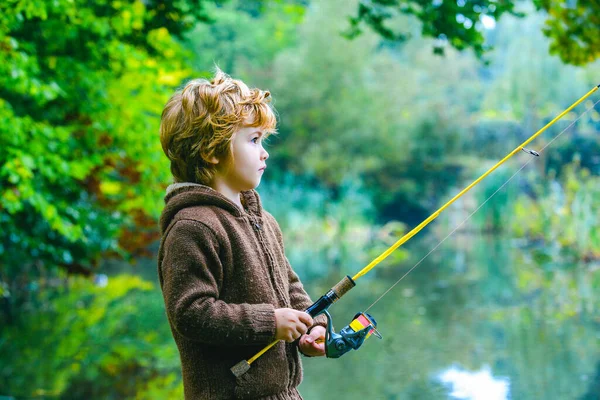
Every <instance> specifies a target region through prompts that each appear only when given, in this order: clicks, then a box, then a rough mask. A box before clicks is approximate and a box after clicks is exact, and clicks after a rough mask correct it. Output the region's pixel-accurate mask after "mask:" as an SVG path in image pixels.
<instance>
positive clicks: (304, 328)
mask: <svg viewBox="0 0 600 400" xmlns="http://www.w3.org/2000/svg"><path fill="white" fill-rule="evenodd" d="M296 330H297V331H298V332H300V334H301V335H304V334H305V333H306V332H308V326H306V325H304V324H302V323H298V324H297V325H296Z"/></svg>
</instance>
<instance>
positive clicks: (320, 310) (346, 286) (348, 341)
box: [231, 85, 600, 376]
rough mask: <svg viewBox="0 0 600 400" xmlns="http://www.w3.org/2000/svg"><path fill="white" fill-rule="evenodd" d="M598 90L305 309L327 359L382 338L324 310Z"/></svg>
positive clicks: (363, 318)
mask: <svg viewBox="0 0 600 400" xmlns="http://www.w3.org/2000/svg"><path fill="white" fill-rule="evenodd" d="M599 88H600V85H597V86H596V87H594V88H593V89H591V90H590V91H589V92H587V93H586V94H585V95H583V96H582V97H581V98H580V99H579V100H577V101H576V102H575V103H573V104H571V106H569V107H568V108H567V109H565V110H564V111H563V112H561V113H560V114H559V115H557V116H556V117H555V118H554V119H553V120H552V121H550V122H548V123H547V124H546V125H545V126H544V127H543V128H541V129H540V130H539V131H537V132H536V133H534V134H533V135H531V136H530V137H529V138H528V139H527V140H525V141H524V142H523V143H521V144H520V145H519V146H517V147H516V148H515V149H514V150H513V151H511V152H510V153H508V154H507V155H506V156H505V157H504V158H503V159H501V160H500V161H498V162H497V163H496V164H494V165H493V166H492V167H491V168H490V169H488V170H487V171H486V172H484V173H483V174H482V175H481V176H480V177H479V178H477V179H475V180H474V181H473V182H472V183H471V184H470V185H469V186H467V187H466V188H464V189H463V190H462V191H460V192H459V193H458V194H457V195H456V196H454V197H453V198H452V199H450V200H449V201H448V202H447V203H446V204H444V205H443V206H441V207H440V208H439V209H438V210H437V211H435V212H434V213H433V214H431V215H430V216H429V217H427V218H426V219H425V220H424V221H423V222H421V223H420V224H419V225H417V226H416V227H414V228H413V229H412V230H411V231H410V232H408V233H406V234H405V235H404V236H402V237H401V238H400V239H399V240H398V241H397V242H396V243H394V244H393V245H391V246H390V247H389V248H388V249H387V250H386V251H384V252H383V253H381V255H379V256H378V257H377V258H375V259H374V260H373V261H371V262H370V263H369V264H368V265H367V266H365V267H364V268H363V269H361V270H360V271H359V272H358V273H356V274H355V275H354V276H353V277H350V276H346V277H344V279H342V280H341V281H339V282H338V283H337V284H336V285H335V286H333V287H332V288H331V289H330V290H329V291H328V292H327V293H326V294H324V295H323V296H321V298H320V299H319V300H317V301H316V302H314V303H313V304H312V305H311V306H310V307H308V308H307V309H306V312H307V313H308V314H309V315H310V316H311V317H313V318H314V317H316V316H318V315H321V314H325V315H326V317H327V331H326V338H325V351H326V354H327V357H330V358H337V357H341V356H342V355H343V354H345V353H346V352H348V351H350V350H351V349H358V348H359V347H360V346H361V345H362V343H363V342H364V340H365V339H366V338H367V337H368V336H369V335H370V334H374V335H375V336H377V337H379V338H381V335H379V332H377V329H376V327H377V323H376V322H375V319H373V317H371V316H370V315H369V314H366V313H359V314H357V315H356V316H355V317H354V319H353V321H352V322H351V323H350V324H349V325H348V326H346V327H345V328H343V329H342V330H341V331H340V332H339V333H335V332H334V331H333V325H332V322H331V315H329V312H328V311H327V309H328V308H329V306H331V305H332V304H333V303H335V302H336V301H338V300H339V299H340V298H341V297H342V296H343V295H344V294H346V293H347V292H348V291H349V290H350V289H352V288H353V287H354V286H356V280H358V279H359V278H360V277H362V276H364V275H365V274H367V273H368V272H369V271H371V270H372V269H373V268H375V266H377V264H379V263H380V262H382V261H383V260H385V259H386V258H387V257H388V256H389V255H390V254H392V253H393V252H394V250H396V249H397V248H398V247H400V246H402V245H403V244H404V243H406V242H408V241H409V240H410V239H411V238H412V237H413V236H415V235H416V234H417V233H419V232H420V231H421V230H422V229H423V228H425V227H426V226H427V225H429V223H430V222H431V221H433V220H434V219H436V218H437V217H438V216H439V215H440V214H441V213H442V211H444V210H445V209H446V208H448V207H449V206H450V205H451V204H452V203H454V202H455V201H456V200H458V199H460V198H461V197H462V196H463V195H464V194H465V193H467V192H468V191H469V190H471V189H472V188H473V187H474V186H476V185H477V184H478V183H479V182H481V181H482V180H483V179H485V178H486V177H487V176H488V175H489V174H491V173H492V172H494V171H495V170H496V169H497V168H498V167H500V166H501V165H502V164H504V163H505V162H506V161H508V160H509V159H510V158H511V157H512V156H514V155H515V154H517V153H518V152H519V151H525V152H526V153H529V154H531V155H534V156H539V154H538V153H537V152H536V151H534V150H528V149H526V148H525V146H527V145H528V144H529V143H530V142H532V141H533V140H534V139H535V138H537V137H538V136H539V135H541V134H542V133H543V132H545V131H546V130H547V129H548V128H550V127H551V126H552V125H554V124H555V123H556V122H557V121H558V120H560V119H561V118H562V117H564V116H565V115H566V114H568V113H569V112H570V111H571V110H572V109H573V108H575V107H577V106H578V105H579V104H581V103H582V102H583V101H585V99H587V98H588V97H589V96H591V95H592V94H593V93H594V92H595V91H597V90H598V89H599ZM277 342H279V340H275V341H273V342H272V343H270V344H269V345H267V346H266V347H265V348H263V349H262V350H261V351H259V352H258V353H256V354H255V355H254V356H253V357H252V358H250V359H248V360H242V361H240V362H239V363H237V364H236V365H235V366H233V367H232V368H231V372H233V374H234V375H235V376H241V375H243V374H244V373H246V372H247V371H248V370H249V369H250V365H251V364H252V363H253V362H254V361H256V359H258V358H259V357H260V356H262V355H263V354H264V353H265V352H266V351H267V350H269V349H270V348H271V347H273V346H274V345H275V344H277Z"/></svg>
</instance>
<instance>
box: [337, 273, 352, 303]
mask: <svg viewBox="0 0 600 400" xmlns="http://www.w3.org/2000/svg"><path fill="white" fill-rule="evenodd" d="M354 286H356V282H354V280H353V279H352V278H350V275H346V276H345V277H344V279H342V280H341V281H339V282H338V283H336V284H335V286H334V287H332V288H331V290H333V292H334V293H335V294H336V296H337V297H338V299H339V298H340V297H342V296H343V295H345V294H346V293H347V292H348V291H349V290H350V289H352V288H353V287H354ZM336 300H337V299H336Z"/></svg>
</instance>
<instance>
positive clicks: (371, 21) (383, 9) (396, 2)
mask: <svg viewBox="0 0 600 400" xmlns="http://www.w3.org/2000/svg"><path fill="white" fill-rule="evenodd" d="M518 3H519V2H518V1H516V0H500V1H497V0H481V1H468V0H458V1H442V0H369V1H360V3H359V5H358V7H357V12H356V15H355V16H354V17H352V18H350V29H349V31H348V36H350V37H356V36H357V35H359V34H360V33H361V32H362V25H367V26H369V27H370V28H372V29H373V30H374V31H375V32H377V33H378V34H379V35H380V36H381V37H383V38H385V39H386V40H391V41H395V42H400V43H402V42H404V41H406V40H407V39H409V38H410V37H411V36H413V33H412V32H411V31H410V30H407V29H406V28H405V27H403V28H402V29H398V26H402V23H400V22H399V21H401V19H398V16H399V15H412V16H415V17H416V18H418V19H419V21H420V22H421V32H420V33H421V35H423V36H425V37H431V38H434V39H437V42H436V43H435V44H434V45H433V49H434V52H435V53H437V54H443V53H444V48H445V46H447V45H450V46H452V47H453V48H455V49H458V50H465V49H472V50H473V52H474V53H475V55H476V56H477V57H478V58H482V56H483V55H484V54H485V53H486V52H487V51H489V50H490V49H491V47H490V46H489V44H486V41H485V33H484V23H483V19H484V18H487V19H488V20H490V21H491V20H496V21H497V20H500V18H501V17H502V16H503V15H505V14H511V15H515V16H523V15H524V14H523V13H522V12H519V11H517V10H516V9H517V7H516V6H517V4H518ZM532 3H533V4H534V5H535V6H536V7H537V9H538V10H543V11H545V12H546V13H547V19H546V25H545V27H544V29H543V32H544V34H545V35H546V36H547V37H548V38H550V39H551V45H550V52H551V53H552V54H558V55H560V58H561V59H562V60H563V61H564V62H565V63H569V64H574V65H584V64H587V63H590V62H592V61H594V60H596V59H597V58H598V57H599V56H600V50H598V48H599V46H598V45H599V44H600V39H599V38H598V35H597V30H598V26H599V25H600V17H598V15H599V11H600V5H599V4H598V3H597V2H593V1H592V2H590V1H577V0H576V1H571V2H566V3H565V2H564V1H560V0H532Z"/></svg>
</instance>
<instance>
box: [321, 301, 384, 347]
mask: <svg viewBox="0 0 600 400" xmlns="http://www.w3.org/2000/svg"><path fill="white" fill-rule="evenodd" d="M323 313H324V314H325V316H326V317H327V330H326V332H325V354H326V355H327V357H328V358H339V357H341V356H343V355H344V354H346V353H347V352H349V351H350V350H353V349H354V350H358V348H359V347H360V346H362V344H363V343H364V341H365V340H366V339H367V338H368V337H369V336H371V335H373V336H375V337H377V338H379V339H382V336H381V334H380V333H379V331H378V330H377V321H375V318H373V317H372V316H371V315H369V314H367V313H358V314H356V315H355V316H354V318H353V319H352V322H350V324H348V325H347V326H346V327H344V328H343V329H342V330H340V331H339V333H336V332H335V331H334V330H333V322H332V318H331V315H329V312H328V311H327V310H324V311H323Z"/></svg>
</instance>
